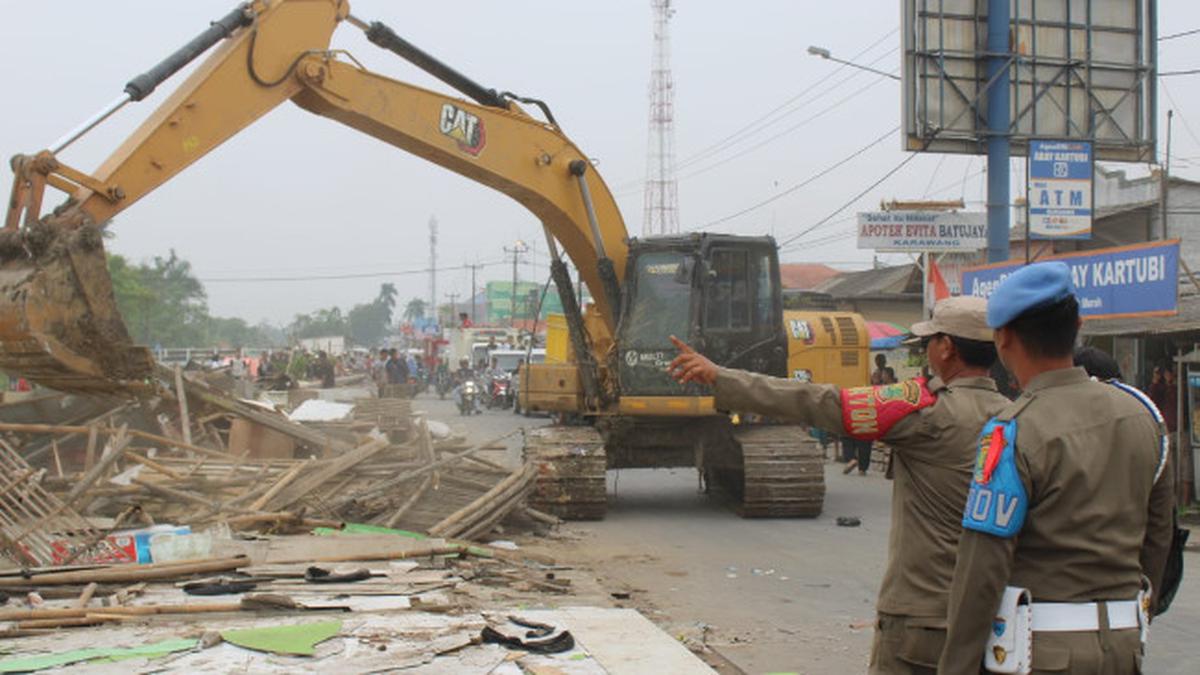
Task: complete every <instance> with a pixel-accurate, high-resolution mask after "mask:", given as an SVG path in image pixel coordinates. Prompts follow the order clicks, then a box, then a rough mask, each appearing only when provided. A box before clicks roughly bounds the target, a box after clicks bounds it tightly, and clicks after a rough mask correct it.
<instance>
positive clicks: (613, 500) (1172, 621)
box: [414, 398, 1200, 674]
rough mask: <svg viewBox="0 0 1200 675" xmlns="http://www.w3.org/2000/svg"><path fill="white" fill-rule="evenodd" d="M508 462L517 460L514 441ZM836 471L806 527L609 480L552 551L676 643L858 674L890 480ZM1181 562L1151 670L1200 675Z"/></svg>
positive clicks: (484, 422) (631, 474) (678, 490)
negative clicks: (597, 514)
mask: <svg viewBox="0 0 1200 675" xmlns="http://www.w3.org/2000/svg"><path fill="white" fill-rule="evenodd" d="M414 407H415V408H417V409H424V410H428V411H429V413H430V416H431V417H433V418H434V419H441V420H442V421H445V422H447V423H449V424H451V426H452V427H457V428H460V429H461V430H462V431H464V432H465V433H467V434H468V435H469V437H470V439H471V440H472V441H478V440H485V439H487V438H491V437H494V436H496V435H499V434H501V433H504V432H505V431H508V430H511V429H514V428H517V427H519V426H521V425H523V424H525V425H531V426H532V425H538V424H544V423H546V420H540V419H536V418H535V419H528V418H523V417H519V416H514V415H512V414H511V412H510V411H505V412H500V411H496V412H487V413H485V414H483V415H479V416H474V417H471V418H462V417H457V416H455V415H453V414H452V412H453V411H452V407H453V406H452V405H450V404H449V402H439V401H437V400H436V399H433V400H429V399H426V398H422V399H419V400H418V401H417V403H416V405H415V406H414ZM508 454H509V459H510V460H511V461H516V459H517V457H519V449H518V443H513V444H512V445H511V446H510V451H509V453H508ZM840 466H841V465H833V464H831V465H829V466H828V467H827V471H826V479H827V486H828V495H827V497H826V501H825V512H824V514H823V515H822V516H821V517H819V518H816V519H813V520H742V519H740V518H738V517H737V516H735V515H733V513H732V512H731V511H730V510H729V509H728V508H727V507H726V506H725V505H724V504H722V503H720V502H719V501H718V500H716V499H713V498H710V497H707V496H705V495H701V494H698V493H697V484H696V473H695V471H693V470H690V469H677V470H639V471H620V472H616V471H613V472H609V500H610V504H609V515H608V518H607V519H606V520H604V521H602V522H598V523H572V524H570V525H568V526H566V531H567V533H568V534H573V535H575V536H574V537H572V538H571V539H569V543H567V544H563V545H561V547H560V548H561V551H557V552H556V555H557V556H558V557H559V558H560V559H561V560H570V561H573V562H575V563H576V564H579V565H586V566H588V567H590V568H591V569H593V570H594V571H595V573H596V575H597V576H599V577H600V578H601V581H602V583H604V584H605V586H606V587H608V588H610V589H611V590H612V591H613V592H617V593H629V594H630V600H629V602H630V603H631V604H632V605H633V606H636V607H638V608H639V609H642V610H643V611H644V612H645V613H646V614H647V615H648V616H649V617H650V618H651V619H653V620H655V621H656V622H657V623H659V624H660V625H663V626H665V627H666V628H668V630H670V632H672V634H675V635H686V636H693V637H694V636H699V635H703V636H704V637H705V639H706V640H707V642H708V644H709V645H711V646H712V647H714V648H715V649H716V650H717V651H718V652H719V653H720V654H722V655H723V656H724V657H726V658H727V659H728V660H729V661H731V662H732V663H733V664H736V667H737V668H740V669H742V670H744V671H745V672H748V673H769V672H797V673H857V672H864V671H865V669H866V663H867V656H868V653H869V650H870V643H871V631H872V619H873V617H874V601H875V595H876V592H877V590H878V583H879V579H880V577H881V576H882V572H883V566H884V563H885V559H886V555H887V536H888V529H889V527H888V525H889V521H888V517H889V516H888V514H889V509H890V495H891V484H890V482H889V481H887V480H885V479H884V478H882V476H880V475H878V474H875V473H872V474H871V475H869V476H866V477H860V476H859V475H857V473H856V474H854V475H851V476H843V475H842V474H841V471H840ZM837 516H858V517H859V518H861V520H862V525H861V526H859V527H856V528H846V527H838V526H837V525H836V524H835V522H834V520H835V518H836V517H837ZM1186 555H1187V558H1186V561H1185V565H1186V566H1189V567H1190V569H1189V572H1188V573H1187V576H1186V577H1185V581H1184V584H1183V587H1182V589H1181V590H1180V592H1179V595H1178V596H1177V597H1176V599H1175V603H1174V605H1173V606H1172V608H1171V611H1170V612H1169V613H1168V614H1166V615H1164V616H1163V617H1160V619H1159V620H1157V621H1156V622H1155V624H1154V627H1153V629H1152V631H1151V637H1150V645H1149V657H1148V659H1147V662H1146V672H1148V673H1166V674H1177V673H1178V674H1184V673H1187V674H1191V673H1195V672H1196V666H1195V661H1194V653H1193V652H1192V651H1191V649H1190V647H1192V646H1194V645H1196V644H1200V555H1197V554H1196V553H1188V554H1186ZM729 670H731V671H733V670H734V669H733V668H730V669H729ZM735 672H736V671H735Z"/></svg>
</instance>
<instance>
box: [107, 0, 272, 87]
mask: <svg viewBox="0 0 1200 675" xmlns="http://www.w3.org/2000/svg"><path fill="white" fill-rule="evenodd" d="M253 22H254V14H253V13H252V12H251V11H250V7H249V5H246V4H241V5H238V6H237V9H235V10H233V11H232V12H230V13H229V14H226V15H225V16H223V17H221V18H220V19H218V20H216V21H214V22H212V24H210V25H209V27H208V28H206V29H205V30H204V32H202V33H200V34H199V35H197V36H196V37H194V38H192V39H191V41H189V42H188V43H187V44H185V45H184V46H182V47H180V48H179V49H178V50H176V51H175V53H173V54H171V55H170V56H168V57H167V58H165V59H163V60H162V61H161V62H160V63H159V64H158V65H156V66H154V67H153V68H151V69H150V70H147V71H146V72H144V73H142V74H141V75H138V76H137V77H135V78H133V79H132V80H130V81H129V82H128V83H127V84H126V85H125V92H126V93H128V94H129V96H130V98H132V99H133V100H134V101H140V100H142V99H144V98H146V97H147V96H149V95H150V93H151V92H153V91H154V89H155V88H156V87H157V86H158V85H160V84H162V83H163V82H165V81H166V80H167V78H169V77H171V76H172V75H174V74H175V73H177V72H179V70H180V69H181V68H183V67H184V66H186V65H187V64H189V63H191V62H192V61H194V60H196V58H197V57H198V56H200V55H201V54H203V53H204V52H206V51H208V49H209V48H210V47H212V46H213V45H215V44H217V43H218V42H220V41H221V40H224V39H225V38H227V37H229V36H230V35H232V34H233V31H235V30H237V29H238V28H241V27H242V26H248V25H250V24H251V23H253Z"/></svg>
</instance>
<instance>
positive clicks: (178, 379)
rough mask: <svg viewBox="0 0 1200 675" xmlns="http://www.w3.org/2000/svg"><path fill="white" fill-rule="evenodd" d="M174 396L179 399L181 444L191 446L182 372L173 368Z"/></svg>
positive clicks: (190, 430)
mask: <svg viewBox="0 0 1200 675" xmlns="http://www.w3.org/2000/svg"><path fill="white" fill-rule="evenodd" d="M175 396H176V397H177V398H178V399H179V426H180V428H182V429H183V442H184V443H187V444H188V445H191V444H192V419H191V417H190V416H189V415H188V403H187V393H186V392H184V390H183V370H182V369H180V367H179V366H178V365H177V366H175Z"/></svg>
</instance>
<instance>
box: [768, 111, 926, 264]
mask: <svg viewBox="0 0 1200 675" xmlns="http://www.w3.org/2000/svg"><path fill="white" fill-rule="evenodd" d="M896 128H897V129H898V128H899V127H896ZM893 131H895V129H893ZM888 133H891V132H888ZM918 154H920V153H916V152H913V153H909V155H908V156H907V157H905V158H904V159H903V160H901V161H900V163H899V164H897V165H896V166H894V167H892V168H891V169H890V170H889V171H888V172H887V173H885V174H883V176H881V177H880V178H879V180H877V181H875V182H874V183H871V184H870V185H868V186H867V188H866V189H865V190H863V191H862V192H859V193H858V194H856V195H854V197H852V198H851V199H850V200H849V201H847V202H846V203H845V204H842V205H841V206H839V207H838V208H837V209H836V210H835V211H834V212H833V213H830V214H829V215H827V216H825V217H824V218H822V219H821V220H819V221H817V223H816V224H814V225H810V226H809V227H807V228H805V229H804V230H802V231H800V232H799V233H798V234H795V235H793V236H792V237H789V238H788V239H787V240H785V241H784V242H783V243H782V244H780V245H779V248H781V249H782V248H783V247H785V246H787V245H788V244H790V243H792V242H794V241H796V240H797V239H799V238H800V237H803V236H804V235H806V234H808V233H809V232H812V231H813V230H815V229H817V228H819V227H821V226H822V225H824V224H825V223H827V222H829V221H830V220H833V218H834V216H836V215H837V214H839V213H841V212H842V211H845V210H846V209H848V208H850V207H851V206H853V205H854V203H855V202H857V201H858V200H860V199H862V198H863V197H864V196H865V195H866V194H867V193H868V192H870V191H871V190H874V189H875V188H877V187H879V186H880V185H882V184H883V183H884V181H886V180H887V179H889V178H891V177H892V176H894V175H896V173H897V172H898V171H900V169H903V168H904V167H905V166H906V165H907V164H908V163H909V162H911V161H913V159H914V158H915V157H916V156H917V155H918Z"/></svg>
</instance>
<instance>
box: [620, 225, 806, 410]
mask: <svg viewBox="0 0 1200 675" xmlns="http://www.w3.org/2000/svg"><path fill="white" fill-rule="evenodd" d="M628 260H629V262H628V264H627V266H626V283H625V288H624V296H623V298H622V302H621V306H622V308H623V311H622V316H621V322H620V325H619V327H618V338H617V344H619V345H621V353H620V363H619V366H618V368H619V377H620V382H621V394H622V398H624V397H628V396H633V397H657V396H679V395H680V394H681V393H682V394H686V395H692V396H703V395H705V394H706V393H707V392H705V391H703V388H701V387H698V386H694V385H693V386H689V387H688V388H687V389H685V390H682V391H681V389H680V387H679V385H678V384H676V383H675V381H674V380H672V379H671V377H670V376H669V375H668V374H667V372H666V366H667V364H668V363H670V362H671V359H672V358H674V356H675V348H674V347H673V346H672V345H671V341H670V339H669V337H670V336H671V335H675V336H677V337H679V338H680V339H682V340H684V341H685V342H688V343H689V344H691V345H692V346H693V347H695V348H696V349H697V350H698V351H700V352H701V353H703V354H705V355H706V356H708V357H709V358H710V359H712V360H713V361H714V362H716V363H717V364H719V365H722V366H728V367H732V368H740V369H744V370H750V371H754V372H757V373H764V374H768V375H775V376H780V377H781V376H784V375H785V373H786V370H787V336H786V335H785V334H784V330H783V310H782V300H781V291H780V288H779V260H778V256H777V254H776V247H775V240H774V239H772V238H771V237H740V236H732V235H714V234H693V235H683V236H673V237H655V238H650V239H634V240H632V241H631V242H630V244H629V258H628Z"/></svg>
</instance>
